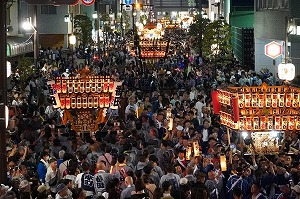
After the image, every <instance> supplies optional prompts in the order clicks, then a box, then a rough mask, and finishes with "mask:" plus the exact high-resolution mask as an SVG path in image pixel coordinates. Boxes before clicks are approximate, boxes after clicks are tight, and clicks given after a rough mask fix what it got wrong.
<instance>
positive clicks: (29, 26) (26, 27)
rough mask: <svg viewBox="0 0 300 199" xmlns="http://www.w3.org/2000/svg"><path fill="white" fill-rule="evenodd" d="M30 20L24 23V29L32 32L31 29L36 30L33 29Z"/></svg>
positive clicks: (27, 19)
mask: <svg viewBox="0 0 300 199" xmlns="http://www.w3.org/2000/svg"><path fill="white" fill-rule="evenodd" d="M30 21H31V20H30V18H26V21H24V22H23V24H22V28H23V29H24V30H26V31H28V30H31V29H35V28H33V26H32V24H31V22H30Z"/></svg>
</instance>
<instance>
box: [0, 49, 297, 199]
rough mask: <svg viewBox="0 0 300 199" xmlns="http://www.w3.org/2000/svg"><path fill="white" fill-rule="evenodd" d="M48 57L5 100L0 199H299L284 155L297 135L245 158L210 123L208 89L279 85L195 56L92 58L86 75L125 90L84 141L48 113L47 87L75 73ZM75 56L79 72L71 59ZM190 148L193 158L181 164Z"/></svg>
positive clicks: (235, 137)
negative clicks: (152, 61) (155, 60)
mask: <svg viewBox="0 0 300 199" xmlns="http://www.w3.org/2000/svg"><path fill="white" fill-rule="evenodd" d="M52 54H53V51H51V50H50V49H48V50H47V51H45V52H44V56H45V57H46V58H45V59H43V60H41V62H40V64H41V67H40V69H39V70H38V71H37V72H36V74H35V75H34V76H32V77H31V78H30V79H29V80H28V84H27V87H26V89H25V90H24V88H18V89H14V90H13V91H12V93H11V95H10V105H11V106H10V122H9V128H8V129H7V133H6V134H7V137H6V143H7V146H6V150H7V162H8V164H7V170H8V173H7V176H8V182H9V183H8V184H7V185H1V187H0V196H1V198H18V199H25V198H26V199H27V198H28V199H30V198H32V199H34V198H37V199H45V198H55V199H71V198H74V199H81V198H88V199H93V198H97V199H126V198H127V199H128V198H131V199H173V198H174V199H177V198H178V199H207V198H210V199H242V198H249V199H264V198H270V199H292V198H298V199H299V198H300V184H299V179H300V162H299V158H298V154H297V153H295V154H293V155H289V154H287V153H286V152H288V151H289V147H293V149H296V150H295V151H299V147H300V141H299V139H298V134H297V132H290V133H289V132H286V134H285V139H284V142H285V144H284V147H282V150H281V152H280V153H279V154H277V155H272V156H268V157H266V156H264V155H258V154H252V155H251V156H244V155H243V146H242V145H241V144H240V143H241V141H240V136H239V133H238V132H233V131H231V132H230V137H229V134H228V133H226V129H225V127H224V126H222V125H221V124H220V122H219V117H218V116H217V115H214V114H213V107H212V99H211V96H210V92H211V91H212V90H213V89H215V88H217V87H227V86H255V85H258V86H259V85H261V84H262V82H266V83H268V84H269V85H280V84H282V82H281V81H280V80H279V79H278V78H277V77H276V75H275V76H274V75H273V74H270V73H268V71H264V72H263V73H260V72H255V71H251V70H249V69H247V68H244V67H242V66H240V65H238V64H237V63H232V64H231V65H226V66H219V67H218V68H217V70H215V69H214V67H215V66H214V65H212V64H209V63H206V61H205V60H204V61H203V60H202V58H201V57H200V56H199V55H191V56H190V57H187V56H186V55H185V53H182V54H180V53H178V54H177V55H171V56H170V57H168V58H167V59H166V60H160V61H159V64H157V65H156V66H155V67H153V68H151V69H149V67H148V66H147V64H146V63H142V62H138V61H137V59H135V58H134V57H132V56H130V54H129V53H128V52H127V51H126V50H123V49H122V48H119V47H116V48H114V49H111V50H110V51H109V52H108V55H107V56H106V57H102V58H101V59H99V58H97V59H95V58H92V57H93V56H90V62H89V66H88V67H89V68H90V69H91V70H93V71H95V74H101V75H110V76H111V77H112V78H113V79H114V80H116V81H119V80H120V81H122V82H123V85H122V95H121V100H120V104H119V109H118V112H117V113H116V114H114V115H113V116H111V117H108V116H107V119H108V120H107V121H106V122H105V123H103V124H101V127H100V128H99V130H98V131H96V132H91V133H90V134H89V135H87V136H86V135H85V136H82V135H81V134H77V133H76V132H75V131H74V130H73V129H72V128H71V126H70V125H64V126H63V125H62V123H61V115H62V113H63V110H60V109H54V108H53V105H52V101H51V100H50V98H49V90H48V87H47V86H46V82H47V81H48V80H51V79H53V78H55V77H57V76H65V77H68V76H75V75H76V73H77V72H78V71H77V70H76V69H77V67H72V64H71V62H68V61H67V59H68V58H67V57H65V56H62V53H61V51H60V50H58V49H57V50H55V53H54V54H55V55H56V56H49V55H52ZM72 56H73V57H72V58H75V62H76V56H78V54H74V55H72ZM49 57H52V58H51V60H50V59H49ZM170 112H171V117H172V118H173V128H172V129H170V128H169V121H168V120H167V119H168V117H170V116H169V114H170ZM194 143H197V144H198V145H199V151H200V152H199V153H196V152H195V151H194V153H191V154H190V155H189V156H187V150H188V148H189V147H191V146H193V144H194ZM229 143H230V144H229ZM221 155H225V156H226V158H227V168H226V171H224V170H223V171H222V169H221V165H220V156H221Z"/></svg>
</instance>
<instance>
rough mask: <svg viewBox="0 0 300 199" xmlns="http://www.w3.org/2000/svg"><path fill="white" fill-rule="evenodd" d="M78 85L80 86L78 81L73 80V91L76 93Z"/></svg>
mask: <svg viewBox="0 0 300 199" xmlns="http://www.w3.org/2000/svg"><path fill="white" fill-rule="evenodd" d="M79 86H80V84H78V83H77V82H76V80H75V82H74V93H78V91H79Z"/></svg>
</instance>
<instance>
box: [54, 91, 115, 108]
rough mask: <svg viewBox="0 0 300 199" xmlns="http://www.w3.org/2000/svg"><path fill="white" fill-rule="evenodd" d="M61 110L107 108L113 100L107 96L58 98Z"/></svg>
mask: <svg viewBox="0 0 300 199" xmlns="http://www.w3.org/2000/svg"><path fill="white" fill-rule="evenodd" d="M59 100H60V108H61V109H81V108H83V109H87V108H108V107H109V106H110V103H111V101H112V100H113V99H111V97H110V95H109V94H102V95H94V96H77V97H76V96H72V97H69V96H60V97H59Z"/></svg>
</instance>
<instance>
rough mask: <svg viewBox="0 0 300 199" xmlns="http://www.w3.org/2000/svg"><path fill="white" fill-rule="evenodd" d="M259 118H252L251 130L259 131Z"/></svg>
mask: <svg viewBox="0 0 300 199" xmlns="http://www.w3.org/2000/svg"><path fill="white" fill-rule="evenodd" d="M259 126H260V125H259V118H258V117H254V118H253V129H254V130H258V129H259Z"/></svg>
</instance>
